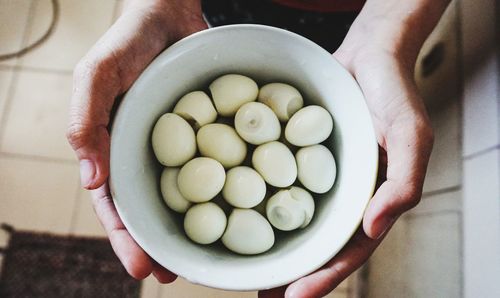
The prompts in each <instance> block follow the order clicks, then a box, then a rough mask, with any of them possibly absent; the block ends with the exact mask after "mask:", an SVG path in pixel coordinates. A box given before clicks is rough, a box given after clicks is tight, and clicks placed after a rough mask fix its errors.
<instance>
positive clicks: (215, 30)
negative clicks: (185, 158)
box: [108, 24, 379, 291]
mask: <svg viewBox="0 0 500 298" xmlns="http://www.w3.org/2000/svg"><path fill="white" fill-rule="evenodd" d="M240 29H243V30H255V29H257V30H266V31H274V33H277V34H282V35H288V36H289V37H290V38H293V39H295V40H298V41H300V42H302V43H304V44H308V46H309V47H313V48H316V51H321V52H323V53H324V54H327V55H329V56H330V57H331V59H333V60H334V61H335V62H336V63H337V64H338V65H339V66H340V67H341V68H342V70H343V71H344V72H345V73H346V75H347V76H349V78H350V80H352V82H353V83H354V85H355V86H357V88H358V89H359V91H360V92H361V94H363V92H362V90H361V88H360V86H359V84H358V83H357V81H356V80H355V79H354V77H353V76H352V74H351V73H350V72H349V71H348V70H347V69H345V67H344V66H343V65H342V64H341V63H339V62H338V60H337V59H336V58H335V57H334V56H332V54H331V53H329V52H328V51H326V50H325V49H324V48H322V47H321V46H319V45H318V44H316V43H314V42H313V41H311V40H309V39H307V38H306V37H304V36H301V35H299V34H296V33H294V32H291V31H288V30H285V29H281V28H277V27H272V26H266V25H259V24H234V25H225V26H219V27H210V28H208V29H205V30H202V31H199V32H196V33H193V34H191V35H189V36H187V37H184V38H182V39H181V40H179V41H177V42H175V43H174V44H172V45H171V46H169V47H167V48H165V49H164V50H163V51H162V52H161V53H159V55H158V56H156V57H155V58H154V59H153V60H152V61H151V62H150V64H149V65H148V66H147V67H146V68H145V69H144V70H143V72H142V73H141V75H139V77H138V78H137V79H136V81H135V82H134V83H133V84H132V86H134V85H135V84H136V82H137V81H138V80H139V78H140V77H141V76H142V74H143V73H144V72H145V71H146V70H147V69H148V68H149V67H150V65H151V64H153V63H154V62H155V60H156V59H157V58H158V57H160V56H162V54H163V53H164V52H165V51H167V50H174V49H176V48H179V47H182V46H183V45H184V44H185V43H188V42H189V41H190V40H192V39H196V38H198V37H199V36H204V35H210V34H217V33H218V32H219V31H222V32H224V31H230V30H240ZM132 86H131V87H130V88H132ZM130 88H129V90H130ZM127 92H128V91H127ZM125 99H126V94H125V95H124V97H123V100H125ZM363 99H364V95H363ZM364 104H365V105H366V102H365V101H364ZM121 107H123V104H120V105H119V106H118V108H117V111H116V114H115V116H114V118H113V119H112V121H111V124H112V125H111V136H110V146H113V143H114V142H113V133H112V131H113V127H114V124H115V120H116V119H117V118H118V115H119V114H120V110H121ZM369 120H370V121H369V122H370V123H371V124H372V125H371V129H372V132H373V131H374V126H373V120H372V119H371V117H370V119H369ZM371 135H372V136H373V138H372V139H371V140H370V142H371V143H372V144H371V145H372V146H370V147H371V150H374V151H373V152H372V153H370V154H372V155H374V156H376V157H377V158H375V159H374V165H373V166H374V171H373V173H372V175H371V179H370V181H371V187H370V191H369V192H368V193H369V197H368V198H366V199H364V200H365V203H364V205H363V212H360V216H359V218H357V220H356V223H357V224H356V225H355V226H353V228H352V230H351V231H350V233H348V234H349V237H346V238H345V239H344V240H343V241H342V243H341V245H339V246H338V249H336V250H335V249H332V250H331V253H330V255H328V256H325V260H323V262H321V264H318V265H317V266H311V267H310V268H308V270H302V271H303V272H302V274H301V275H299V276H295V277H293V278H288V279H286V280H283V279H281V280H269V281H268V282H267V283H262V285H261V286H259V287H244V286H243V287H242V286H241V285H236V286H235V285H228V284H225V285H221V283H220V282H214V281H213V280H212V281H211V282H206V281H203V282H202V281H193V280H191V279H190V278H189V276H187V275H186V274H182V273H178V272H176V270H175V269H177V268H174V269H171V268H166V269H167V270H169V271H171V272H173V273H174V274H176V275H178V276H179V277H183V278H185V279H186V280H188V281H190V282H192V283H195V284H199V285H203V286H206V287H209V288H214V289H222V290H228V291H258V290H264V289H271V288H275V287H279V286H283V285H286V284H289V283H291V282H293V281H295V280H297V279H299V278H301V277H303V276H307V275H309V274H311V273H313V272H315V271H317V270H318V269H320V268H321V267H323V266H324V265H325V264H326V263H327V262H329V261H330V260H331V259H332V258H333V257H334V256H335V255H337V254H338V252H339V251H340V250H342V249H343V248H344V246H345V245H346V244H347V243H348V242H349V241H350V239H351V238H352V236H353V235H354V233H355V232H356V231H357V230H358V228H359V226H360V224H361V222H362V219H363V215H364V211H365V210H366V207H367V206H368V203H369V202H370V199H371V198H372V196H373V194H374V192H375V186H376V181H377V174H378V167H379V159H378V151H379V149H378V142H377V140H376V136H375V133H374V132H373V133H372V134H371ZM367 149H368V148H367ZM111 152H112V150H110V154H111ZM112 160H113V158H112V156H110V176H109V179H108V182H109V189H110V193H111V196H112V198H115V195H116V192H115V188H114V183H113V175H112V169H113V167H112V166H111V163H112ZM113 203H114V206H115V208H116V210H117V213H118V215H119V217H120V219H121V221H122V222H123V224H124V226H125V227H126V229H127V231H128V233H129V234H130V235H131V237H132V238H133V239H134V241H135V242H136V243H137V244H138V245H139V246H140V247H141V249H143V250H144V251H145V252H146V254H148V256H149V257H151V259H153V260H154V261H156V262H157V263H159V264H160V265H161V263H162V261H161V260H157V259H155V258H154V256H153V255H154V253H153V255H152V254H151V253H150V252H148V250H149V248H150V246H149V245H148V244H147V241H146V240H145V239H144V238H143V237H141V236H140V233H136V230H135V228H134V226H133V224H131V222H130V221H129V219H128V217H127V216H124V215H125V213H126V212H125V211H124V210H122V209H121V207H120V205H119V204H117V200H115V199H113Z"/></svg>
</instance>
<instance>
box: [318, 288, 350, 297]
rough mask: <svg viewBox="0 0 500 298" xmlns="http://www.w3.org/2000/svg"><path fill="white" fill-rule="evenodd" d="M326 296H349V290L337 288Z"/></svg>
mask: <svg viewBox="0 0 500 298" xmlns="http://www.w3.org/2000/svg"><path fill="white" fill-rule="evenodd" d="M324 298H349V292H348V291H347V290H343V289H338V288H337V289H335V290H333V291H332V292H330V293H329V294H328V295H326V296H325V297H324Z"/></svg>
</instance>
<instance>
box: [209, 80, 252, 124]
mask: <svg viewBox="0 0 500 298" xmlns="http://www.w3.org/2000/svg"><path fill="white" fill-rule="evenodd" d="M209 88H210V92H211V93H212V98H213V100H214V104H215V108H216V109H217V111H218V112H219V114H220V115H221V116H224V117H228V116H234V114H236V111H238V109H239V108H240V107H241V106H242V105H243V104H245V103H247V102H250V101H255V100H256V99H257V94H258V93H259V87H258V86H257V83H255V81H254V80H252V79H250V78H249V77H246V76H242V75H239V74H228V75H224V76H222V77H219V78H218V79H216V80H215V81H213V82H212V83H211V84H210V86H209Z"/></svg>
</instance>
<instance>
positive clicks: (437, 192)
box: [422, 185, 462, 200]
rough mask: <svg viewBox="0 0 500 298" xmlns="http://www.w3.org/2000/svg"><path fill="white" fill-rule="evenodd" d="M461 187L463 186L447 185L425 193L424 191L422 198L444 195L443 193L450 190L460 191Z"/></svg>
mask: <svg viewBox="0 0 500 298" xmlns="http://www.w3.org/2000/svg"><path fill="white" fill-rule="evenodd" d="M461 189H462V186H461V185H457V186H451V187H445V188H441V189H437V190H432V191H428V192H424V193H422V200H424V199H429V198H430V197H433V196H436V195H442V194H446V193H449V192H455V191H459V190H461Z"/></svg>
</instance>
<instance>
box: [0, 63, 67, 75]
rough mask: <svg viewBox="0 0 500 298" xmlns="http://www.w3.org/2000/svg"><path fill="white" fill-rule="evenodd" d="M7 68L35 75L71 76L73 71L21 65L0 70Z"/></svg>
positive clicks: (0, 67)
mask: <svg viewBox="0 0 500 298" xmlns="http://www.w3.org/2000/svg"><path fill="white" fill-rule="evenodd" d="M4 67H5V68H7V69H11V70H15V71H31V72H36V73H52V74H59V75H73V70H67V69H55V68H46V67H39V66H23V65H13V66H8V65H4V66H0V69H2V68H4Z"/></svg>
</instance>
